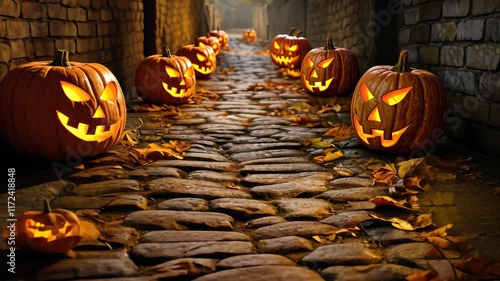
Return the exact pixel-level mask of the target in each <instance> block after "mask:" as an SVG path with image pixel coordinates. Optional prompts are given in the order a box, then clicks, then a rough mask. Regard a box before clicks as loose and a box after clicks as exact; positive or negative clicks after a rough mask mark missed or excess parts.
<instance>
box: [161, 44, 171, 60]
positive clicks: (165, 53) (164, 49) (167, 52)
mask: <svg viewBox="0 0 500 281" xmlns="http://www.w3.org/2000/svg"><path fill="white" fill-rule="evenodd" d="M161 49H162V52H161V56H162V57H165V58H171V57H172V54H171V53H170V49H169V48H168V47H167V45H162V46H161Z"/></svg>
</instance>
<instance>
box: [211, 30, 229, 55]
mask: <svg viewBox="0 0 500 281" xmlns="http://www.w3.org/2000/svg"><path fill="white" fill-rule="evenodd" d="M208 35H210V36H215V37H217V39H218V40H219V43H220V48H221V49H222V50H227V49H228V48H229V37H228V36H227V33H226V32H225V31H224V30H221V29H219V27H218V26H217V29H216V30H210V31H209V32H208Z"/></svg>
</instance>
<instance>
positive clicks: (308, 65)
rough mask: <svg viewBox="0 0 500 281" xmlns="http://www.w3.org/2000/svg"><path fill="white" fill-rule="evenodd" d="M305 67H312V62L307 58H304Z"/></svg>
mask: <svg viewBox="0 0 500 281" xmlns="http://www.w3.org/2000/svg"><path fill="white" fill-rule="evenodd" d="M306 65H307V67H313V66H314V62H313V61H312V60H311V59H310V58H309V57H307V58H306Z"/></svg>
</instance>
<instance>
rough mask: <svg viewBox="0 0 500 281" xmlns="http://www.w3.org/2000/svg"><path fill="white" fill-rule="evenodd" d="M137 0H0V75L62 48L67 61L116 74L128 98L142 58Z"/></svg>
mask: <svg viewBox="0 0 500 281" xmlns="http://www.w3.org/2000/svg"><path fill="white" fill-rule="evenodd" d="M142 30H143V6H142V1H141V0H39V1H37V0H2V1H0V78H3V77H4V76H5V75H6V74H7V72H8V71H9V70H11V69H13V68H14V67H16V66H18V65H20V64H23V63H26V62H30V61H40V60H52V55H53V54H54V51H55V49H56V48H57V49H67V50H68V51H69V52H70V60H71V61H79V62H97V63H101V64H104V65H105V66H107V67H108V68H109V69H110V70H111V71H112V72H113V73H114V74H115V76H116V77H117V78H118V80H119V82H120V85H121V87H122V88H123V90H124V92H125V95H126V97H127V98H128V99H130V98H131V97H132V96H134V95H135V92H134V90H133V84H134V79H133V77H134V75H135V68H136V66H137V64H138V63H139V62H140V61H141V60H142V59H143V57H144V56H143V40H144V37H143V33H142Z"/></svg>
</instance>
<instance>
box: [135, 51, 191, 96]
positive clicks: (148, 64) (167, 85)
mask: <svg viewBox="0 0 500 281" xmlns="http://www.w3.org/2000/svg"><path fill="white" fill-rule="evenodd" d="M135 86H136V89H137V92H138V94H139V96H140V97H141V98H142V99H143V100H145V101H146V102H150V103H156V104H181V103H184V102H186V101H187V100H188V99H189V98H190V97H191V96H192V95H193V92H194V89H195V86H196V77H195V72H194V68H193V65H192V64H191V61H190V60H189V59H188V58H186V57H183V56H175V55H172V54H171V53H170V50H169V49H168V48H167V46H163V51H162V54H161V55H152V56H149V57H147V58H145V59H144V60H142V61H141V63H140V64H139V66H138V67H137V70H136V72H135Z"/></svg>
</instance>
